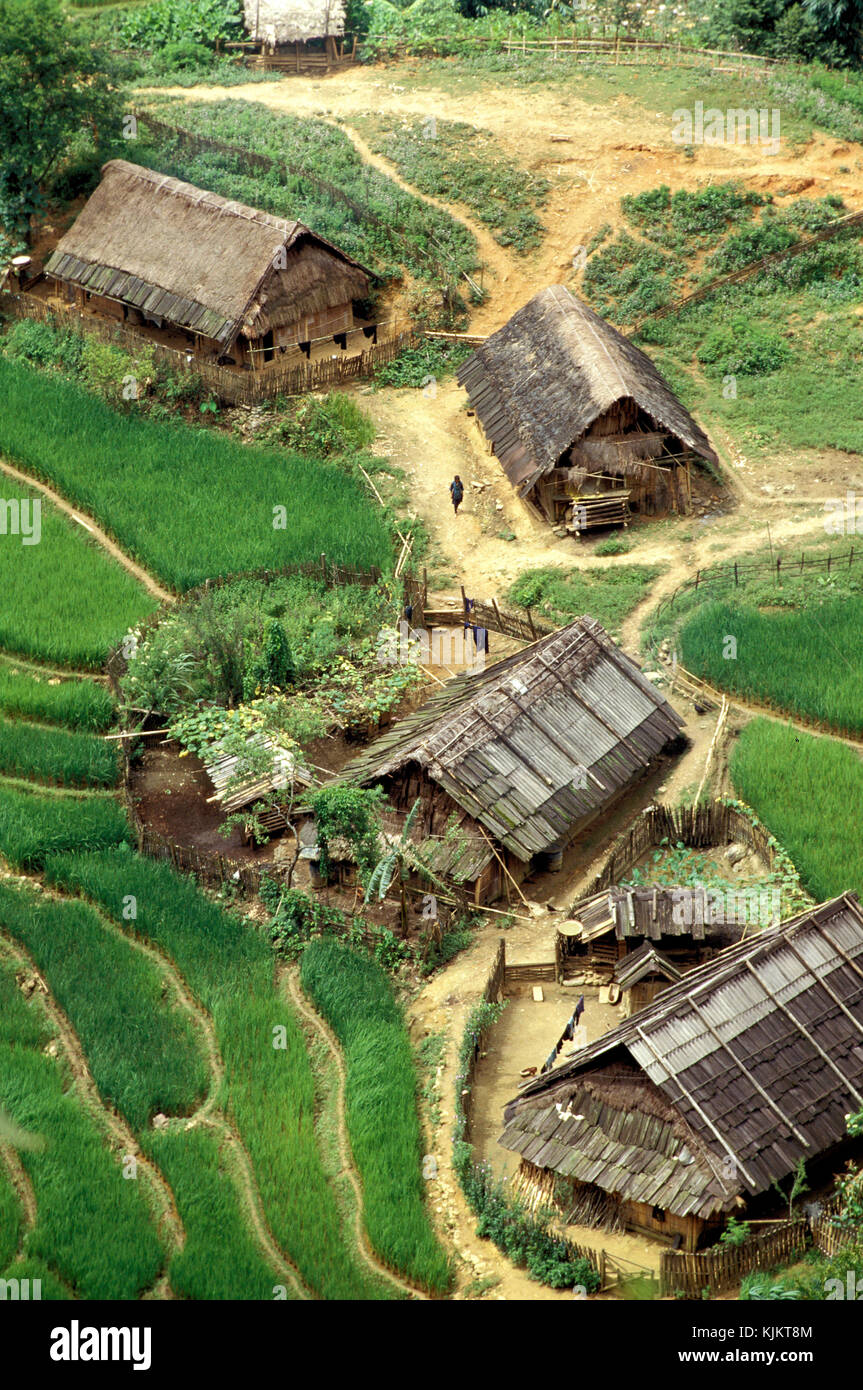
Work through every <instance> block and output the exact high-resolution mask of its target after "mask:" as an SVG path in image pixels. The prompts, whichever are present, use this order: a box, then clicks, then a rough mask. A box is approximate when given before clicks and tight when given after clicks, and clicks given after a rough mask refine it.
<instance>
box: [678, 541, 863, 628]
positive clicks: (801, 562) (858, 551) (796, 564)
mask: <svg viewBox="0 0 863 1390" xmlns="http://www.w3.org/2000/svg"><path fill="white" fill-rule="evenodd" d="M861 561H863V546H853V545H852V546H851V548H850V550H848V551H846V552H845V553H844V554H841V555H810V556H808V557H807V555H806V552H805V551H801V554H800V557H799V559H798V558H797V557H795V556H793V555H788V556H783V555H777V556H776V557H775V559H772V560H752V561H742V560H729V561H728V562H727V563H726V564H722V565H712V566H711V567H710V569H708V570H696V572H695V574H694V575H693V577H692V578H691V579H687V580H685V581H684V583H683V584H679V585H678V586H677V588H676V589H675V590H674V591H673V592H672V593H670V594H669V595H668V596H667V597H666V598H664V599H663V600H662V602H661V603H659V604H657V606H656V613H657V614H659V613H662V612H663V611H664V610H665V609H666V608H670V607H673V605H674V604H675V603H676V602H677V600H678V599H679V598H680V596H681V595H682V594H686V593H689V592H690V591H692V592H697V590H698V589H700V588H705V587H709V586H711V585H714V584H720V583H722V584H727V583H729V581H730V580H733V581H734V587H735V588H739V587H740V584H741V581H746V580H747V579H749V578H758V577H762V576H764V575H768V574H769V575H772V577H773V579H774V581H775V583H776V584H781V583H782V577H783V575H801V574H806V573H809V574H818V573H819V572H823V573H824V574H834V573H838V572H839V571H840V570H843V569H851V567H852V566H853V565H859V564H860V562H861Z"/></svg>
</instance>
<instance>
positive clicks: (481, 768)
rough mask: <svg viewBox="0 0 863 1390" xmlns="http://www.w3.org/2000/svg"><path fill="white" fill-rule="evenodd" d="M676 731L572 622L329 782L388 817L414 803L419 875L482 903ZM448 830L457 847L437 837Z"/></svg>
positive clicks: (469, 683)
mask: <svg viewBox="0 0 863 1390" xmlns="http://www.w3.org/2000/svg"><path fill="white" fill-rule="evenodd" d="M681 728H682V720H681V719H680V718H679V716H678V715H677V714H676V713H675V712H674V710H673V709H672V708H671V706H670V705H669V704H668V702H667V700H665V698H664V697H663V696H662V695H661V694H660V693H659V691H658V690H656V689H655V687H654V686H652V685H651V684H650V682H649V681H648V680H646V679H645V677H644V675H643V674H642V672H641V670H640V669H639V668H638V666H636V665H635V663H634V662H633V661H631V660H630V659H629V657H627V656H625V655H624V653H623V652H622V651H621V650H620V649H619V648H618V647H617V646H616V645H615V643H614V642H612V640H611V638H610V637H609V636H608V634H607V633H606V632H605V631H604V629H603V628H602V627H601V626H600V624H599V623H598V622H596V620H595V619H593V618H587V617H585V618H578V619H576V620H575V621H574V622H572V623H570V624H569V625H568V626H567V627H564V628H561V629H560V630H559V631H558V632H554V633H552V634H551V635H550V636H547V637H544V638H542V639H541V640H540V641H538V642H535V643H534V644H533V645H532V646H530V647H527V648H526V649H525V650H524V651H522V652H519V653H517V654H516V655H515V656H511V657H508V658H507V659H506V660H504V661H499V662H497V663H495V664H494V665H492V666H489V667H487V668H486V669H485V670H484V671H483V672H482V673H481V674H477V675H460V676H457V677H456V678H455V679H454V680H451V681H449V682H447V684H446V685H445V686H444V687H443V688H442V689H440V690H439V691H437V692H436V694H434V695H433V696H432V697H431V699H429V700H428V701H427V702H426V704H424V705H423V706H422V707H421V709H419V710H417V711H416V712H415V713H414V714H412V715H409V716H408V717H407V718H405V719H402V720H400V721H399V722H398V723H396V724H394V725H393V726H392V728H391V729H389V730H388V731H387V732H386V733H385V734H383V735H382V736H381V737H380V738H378V739H376V740H375V742H374V743H373V744H371V745H370V747H369V748H368V749H367V750H366V752H365V753H363V754H362V756H361V757H359V758H358V759H356V760H355V761H354V762H352V763H350V764H348V766H347V767H346V768H345V769H344V773H343V775H344V776H345V777H349V778H351V779H352V780H354V781H358V782H361V783H366V784H369V783H379V784H381V785H383V786H384V787H385V788H386V789H387V793H388V797H389V799H390V801H391V803H392V804H393V805H394V806H396V807H398V808H399V809H402V810H408V809H409V808H410V807H411V806H412V805H413V804H414V801H415V800H416V799H417V797H419V798H420V799H421V801H422V804H423V813H422V817H421V822H422V828H423V833H424V834H425V836H427V837H433V839H434V844H433V845H432V849H433V851H434V856H435V857H434V865H433V866H434V867H435V868H436V869H437V871H438V872H440V873H446V874H449V875H451V876H452V877H454V878H456V879H457V880H458V881H460V882H462V883H465V884H469V885H470V886H471V888H472V890H473V892H474V896H475V900H476V901H477V902H479V901H489V900H492V899H494V898H495V897H498V896H499V895H500V894H501V893H504V892H508V887H509V883H510V881H511V879H512V878H515V879H518V878H519V877H522V878H523V877H524V875H525V874H526V873H527V872H528V870H529V869H530V867H531V865H534V866H537V865H539V864H541V863H542V859H541V856H543V855H544V854H548V853H554V852H555V851H556V850H559V848H560V847H561V846H564V845H566V844H567V843H568V842H570V841H571V840H572V839H573V837H574V836H575V835H576V834H577V833H578V831H579V830H581V829H583V828H584V826H586V825H587V824H589V823H590V822H591V821H592V820H594V819H595V818H596V817H597V816H599V815H601V814H602V813H603V811H605V810H606V809H607V808H608V807H609V806H610V805H611V803H612V802H613V801H614V800H615V799H616V798H617V797H618V796H620V795H621V793H622V792H624V791H626V790H627V789H628V788H629V787H631V786H632V784H633V783H634V782H635V781H636V780H637V779H639V778H640V777H641V776H642V775H643V774H644V772H645V771H646V770H647V769H648V768H649V767H650V766H651V764H652V763H653V762H654V760H655V759H656V758H657V757H658V756H659V754H660V753H661V752H662V750H663V749H664V748H666V746H667V745H668V744H669V743H670V742H672V741H673V740H675V739H676V738H678V737H679V735H680V730H681ZM452 818H455V821H457V822H458V823H459V826H460V835H459V837H458V838H457V839H456V838H454V837H453V836H452V835H450V836H447V835H446V831H447V827H448V825H449V824H450V822H451V821H452ZM418 821H419V818H418Z"/></svg>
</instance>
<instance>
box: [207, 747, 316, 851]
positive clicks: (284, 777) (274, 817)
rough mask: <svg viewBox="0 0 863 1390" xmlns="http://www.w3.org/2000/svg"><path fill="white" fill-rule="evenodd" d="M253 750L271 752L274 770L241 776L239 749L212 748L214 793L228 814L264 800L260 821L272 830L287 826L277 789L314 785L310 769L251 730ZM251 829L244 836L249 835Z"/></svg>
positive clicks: (209, 773) (209, 766)
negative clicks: (239, 772)
mask: <svg viewBox="0 0 863 1390" xmlns="http://www.w3.org/2000/svg"><path fill="white" fill-rule="evenodd" d="M247 746H248V747H249V750H250V752H255V753H268V754H272V765H271V770H270V771H269V772H267V773H264V774H263V775H262V774H260V773H259V772H255V773H253V774H252V773H250V774H249V776H247V777H244V778H243V777H240V776H238V769H239V766H240V756H239V754H237V753H222V752H220V751H219V750H218V747H216V748H214V749H213V752H212V754H211V756H210V761H209V762H205V764H204V766H205V768H206V772H207V776H208V777H209V779H210V781H211V782H212V784H213V792H214V794H213V796H211V797H210V801H217V802H218V803H219V806H220V807H221V809H222V811H223V812H224V813H225V815H226V816H229V815H231V814H233V813H234V812H235V811H244V810H246V809H247V808H248V809H249V811H250V812H251V808H252V807H253V806H255V805H256V804H258V803H264V806H265V809H263V810H262V811H261V812H260V813H259V814H258V816H257V820H258V822H259V824H260V825H261V826H262V827H263V829H265V830H266V831H267V832H268V833H269V834H271V835H272V834H277V833H279V832H281V831H283V830H286V829H287V826H288V821H287V817H286V816H285V815H284V812H283V811H282V810H281V809H280V807H279V806H278V805H276V804H267V803H268V802H270V803H275V801H276V800H277V797H276V795H275V794H276V793H278V792H280V791H283V790H285V789H286V788H289V787H292V786H293V787H296V788H297V789H298V790H299V789H302V788H305V787H309V786H311V783H312V777H311V773H310V772H309V771H308V770H307V769H306V768H304V767H301V766H299V765H298V763H297V762H296V759H295V758H294V756H293V754H291V753H289V752H287V751H286V750H285V749H283V748H279V747H278V746H277V745H276V744H275V743H274V741H273V740H272V739H271V738H270V737H268V736H262V735H260V734H252V735H251V736H250V737H249V739H248V740H247ZM250 838H251V835H250V832H249V831H248V830H246V831H245V832H244V839H250Z"/></svg>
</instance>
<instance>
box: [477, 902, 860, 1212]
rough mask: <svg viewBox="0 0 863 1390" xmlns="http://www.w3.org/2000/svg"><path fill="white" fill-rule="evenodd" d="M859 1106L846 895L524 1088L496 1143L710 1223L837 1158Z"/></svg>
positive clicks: (856, 915)
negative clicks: (816, 1162)
mask: <svg viewBox="0 0 863 1390" xmlns="http://www.w3.org/2000/svg"><path fill="white" fill-rule="evenodd" d="M621 1078H623V1081H622V1080H621ZM861 1106H863V909H861V906H860V903H859V902H858V900H857V898H856V897H855V896H854V895H853V894H849V893H846V894H844V895H843V896H842V897H841V898H836V899H834V900H833V901H832V902H829V903H825V904H824V905H823V906H822V907H818V908H814V909H811V910H810V911H808V912H805V913H802V914H801V915H800V916H798V917H795V918H792V919H791V920H790V921H788V922H785V923H783V924H782V925H780V926H776V927H770V928H768V929H767V930H766V931H763V932H760V933H759V934H758V935H756V936H754V937H751V938H749V939H746V940H743V941H740V942H738V943H737V944H736V945H733V946H728V947H726V948H725V950H723V951H721V952H719V954H718V955H716V956H715V957H714V958H713V960H712V961H710V962H709V963H708V964H706V965H701V966H698V967H697V968H696V969H694V970H691V971H688V972H687V973H686V974H685V975H684V976H683V978H682V980H680V981H679V983H677V984H673V985H670V986H669V987H668V988H667V989H664V990H663V991H662V993H661V994H660V995H659V996H658V997H657V998H656V999H655V1000H654V1001H653V1003H652V1004H650V1005H648V1006H647V1008H645V1009H642V1010H641V1011H640V1012H639V1013H637V1014H634V1015H633V1016H632V1018H630V1019H627V1020H626V1022H624V1023H621V1024H620V1025H619V1026H618V1027H616V1028H613V1029H611V1031H610V1032H608V1033H606V1034H605V1035H604V1037H601V1038H599V1039H597V1040H596V1041H595V1042H593V1043H590V1044H589V1045H588V1046H587V1047H584V1048H580V1049H579V1050H578V1052H577V1054H576V1056H575V1057H574V1058H573V1059H572V1060H571V1061H567V1062H564V1063H563V1064H562V1065H561V1066H559V1067H556V1068H554V1069H553V1070H551V1071H548V1072H546V1073H545V1074H544V1075H543V1076H541V1077H539V1078H538V1079H537V1080H536V1081H534V1082H531V1083H530V1085H529V1086H527V1087H526V1088H525V1090H524V1091H523V1092H522V1094H521V1095H520V1096H519V1097H518V1098H517V1099H516V1100H514V1101H512V1102H511V1103H510V1104H509V1106H508V1107H507V1110H506V1128H505V1130H504V1133H503V1135H502V1137H501V1140H500V1142H501V1144H503V1146H504V1147H505V1148H507V1149H513V1150H515V1151H516V1152H517V1153H519V1154H521V1156H522V1158H523V1159H524V1160H526V1161H527V1162H529V1163H532V1164H534V1165H535V1166H536V1167H539V1168H548V1169H552V1170H554V1171H555V1172H558V1173H561V1174H564V1175H566V1176H568V1177H571V1178H574V1179H576V1180H577V1181H579V1182H585V1183H594V1184H596V1185H598V1186H599V1187H601V1188H603V1189H604V1190H605V1191H607V1192H609V1193H614V1194H616V1195H617V1196H619V1197H621V1198H624V1199H626V1200H631V1201H635V1202H647V1203H651V1204H653V1205H656V1206H659V1207H664V1208H667V1209H668V1210H669V1211H672V1212H675V1213H676V1214H678V1215H680V1216H688V1215H696V1216H699V1217H702V1218H707V1217H710V1216H712V1215H714V1214H715V1213H717V1212H720V1211H727V1210H730V1209H731V1207H732V1206H733V1205H735V1203H736V1201H737V1198H738V1196H743V1197H745V1196H746V1195H747V1194H748V1195H750V1196H754V1195H757V1194H758V1193H762V1192H766V1191H767V1190H768V1189H769V1188H770V1186H771V1185H772V1183H773V1182H774V1181H779V1182H781V1181H782V1180H783V1179H784V1178H786V1177H787V1176H788V1175H789V1174H790V1173H792V1172H794V1170H795V1168H796V1167H797V1165H798V1163H799V1162H800V1160H801V1159H805V1160H806V1162H807V1163H808V1162H810V1161H811V1160H812V1159H814V1158H815V1157H817V1156H818V1155H819V1154H822V1153H825V1152H827V1151H828V1150H830V1149H832V1148H833V1147H834V1146H835V1145H837V1144H839V1143H840V1142H841V1141H842V1140H843V1139H844V1138H845V1116H846V1115H847V1114H848V1113H849V1112H850V1111H854V1110H859V1109H860V1108H861ZM561 1112H564V1113H563V1114H562V1113H561Z"/></svg>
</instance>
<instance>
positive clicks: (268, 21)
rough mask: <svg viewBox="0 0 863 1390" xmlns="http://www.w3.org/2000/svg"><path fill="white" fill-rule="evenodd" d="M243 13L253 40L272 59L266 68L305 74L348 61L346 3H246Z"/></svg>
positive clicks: (338, 0)
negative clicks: (344, 43) (344, 40)
mask: <svg viewBox="0 0 863 1390" xmlns="http://www.w3.org/2000/svg"><path fill="white" fill-rule="evenodd" d="M244 12H245V21H246V32H247V34H248V36H249V39H250V41H251V42H252V43H254V44H256V45H257V46H258V47H259V49H260V52H261V54H262V55H266V56H268V57H269V59H270V61H269V62H265V64H264V66H268V67H271V66H278V67H279V68H284V69H285V70H286V71H295V72H305V71H308V70H310V69H318V68H323V69H325V70H329V69H331V68H334V67H337V66H339V65H340V64H341V63H342V62H343V61H344V60H345V54H344V47H343V43H342V38H343V35H344V32H345V0H244ZM351 56H353V55H351ZM272 59H275V60H276V61H275V62H273V61H272Z"/></svg>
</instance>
